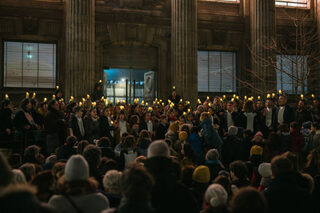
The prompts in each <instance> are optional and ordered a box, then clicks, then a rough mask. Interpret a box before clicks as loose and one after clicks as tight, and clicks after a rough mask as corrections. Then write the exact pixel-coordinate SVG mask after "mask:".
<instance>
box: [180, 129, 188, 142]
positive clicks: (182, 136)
mask: <svg viewBox="0 0 320 213" xmlns="http://www.w3.org/2000/svg"><path fill="white" fill-rule="evenodd" d="M187 138H188V133H187V132H186V131H180V132H179V140H180V141H185V140H187Z"/></svg>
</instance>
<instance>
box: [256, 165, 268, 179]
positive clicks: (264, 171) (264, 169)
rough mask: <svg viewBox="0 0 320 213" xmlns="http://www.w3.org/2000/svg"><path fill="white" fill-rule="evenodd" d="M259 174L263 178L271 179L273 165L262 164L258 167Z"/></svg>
mask: <svg viewBox="0 0 320 213" xmlns="http://www.w3.org/2000/svg"><path fill="white" fill-rule="evenodd" d="M258 172H259V174H260V175H261V177H266V178H268V177H271V164H270V163H261V164H260V165H259V167H258Z"/></svg>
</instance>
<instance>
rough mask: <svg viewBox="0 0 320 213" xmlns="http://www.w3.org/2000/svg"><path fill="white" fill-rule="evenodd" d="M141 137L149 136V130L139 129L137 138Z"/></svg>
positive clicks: (147, 137) (148, 137) (146, 137)
mask: <svg viewBox="0 0 320 213" xmlns="http://www.w3.org/2000/svg"><path fill="white" fill-rule="evenodd" d="M143 138H145V139H150V138H151V137H150V133H149V131H148V130H146V129H143V130H141V132H140V133H139V139H143Z"/></svg>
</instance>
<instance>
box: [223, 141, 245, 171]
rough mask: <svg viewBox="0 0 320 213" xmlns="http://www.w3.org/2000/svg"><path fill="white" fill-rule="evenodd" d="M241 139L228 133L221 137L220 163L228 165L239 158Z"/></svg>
mask: <svg viewBox="0 0 320 213" xmlns="http://www.w3.org/2000/svg"><path fill="white" fill-rule="evenodd" d="M240 148H241V140H240V139H239V138H238V137H237V136H234V135H228V136H227V137H225V138H224V139H223V145H222V153H221V157H222V163H223V165H224V166H225V167H227V168H228V167H229V164H230V163H231V162H233V161H235V160H240V156H241V153H240V152H239V151H240Z"/></svg>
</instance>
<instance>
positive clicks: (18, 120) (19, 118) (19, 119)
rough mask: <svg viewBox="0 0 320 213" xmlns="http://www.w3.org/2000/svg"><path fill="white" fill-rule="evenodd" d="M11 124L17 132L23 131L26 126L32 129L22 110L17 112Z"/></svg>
mask: <svg viewBox="0 0 320 213" xmlns="http://www.w3.org/2000/svg"><path fill="white" fill-rule="evenodd" d="M13 124H14V126H15V128H16V130H18V131H23V130H24V127H25V126H27V125H30V126H31V128H30V129H32V128H33V126H32V125H31V124H30V122H29V121H28V119H27V118H26V116H25V114H24V111H22V110H20V111H19V112H17V114H16V115H15V117H14V119H13Z"/></svg>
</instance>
